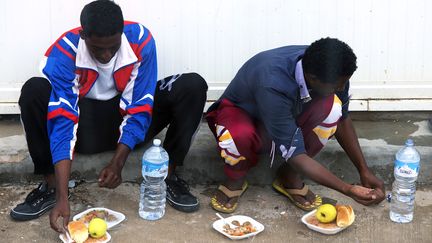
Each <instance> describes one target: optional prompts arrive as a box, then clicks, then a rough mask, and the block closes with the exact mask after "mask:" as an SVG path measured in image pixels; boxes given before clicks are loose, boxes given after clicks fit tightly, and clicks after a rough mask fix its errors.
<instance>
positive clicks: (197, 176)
mask: <svg viewBox="0 0 432 243" xmlns="http://www.w3.org/2000/svg"><path fill="white" fill-rule="evenodd" d="M354 115H355V114H354ZM375 116H378V118H376V117H375ZM354 117H356V116H354ZM425 117H432V115H431V114H426V116H425V115H424V114H423V116H421V117H419V116H416V115H414V116H411V115H407V114H405V115H403V114H402V115H401V114H398V115H395V114H378V115H376V114H375V115H374V117H372V118H370V117H369V118H367V117H366V118H365V117H364V116H357V117H356V120H355V127H356V130H357V132H358V135H359V138H360V145H361V146H362V149H363V152H364V155H365V158H366V160H367V161H368V164H369V166H370V168H371V169H372V170H373V172H374V173H376V174H377V175H378V177H380V178H381V179H383V180H384V181H385V183H386V185H387V187H386V188H387V190H389V189H390V185H391V182H392V181H393V176H392V174H393V171H392V169H393V160H394V154H395V153H396V152H397V150H398V149H400V148H401V146H402V144H403V142H404V140H405V139H406V138H407V137H412V138H414V140H415V142H416V146H417V149H418V150H419V151H420V153H421V155H422V167H421V173H420V176H419V179H418V188H417V189H418V191H417V193H416V201H415V203H416V206H415V214H414V220H413V222H412V223H409V224H396V223H393V222H391V221H390V219H389V216H388V214H389V209H388V206H389V203H388V202H382V203H381V204H380V205H377V206H373V207H364V206H362V205H359V204H357V203H355V202H353V201H352V200H351V199H349V198H347V197H345V196H343V195H341V194H339V193H337V192H335V191H333V190H330V189H327V188H324V187H322V186H318V185H315V183H313V182H312V181H307V183H308V184H311V185H312V189H313V190H314V191H315V192H317V193H319V194H321V195H322V196H326V197H331V198H334V199H337V200H338V201H339V202H340V203H345V204H351V205H353V207H354V210H355V213H356V220H355V222H354V224H353V225H352V226H351V227H349V228H348V229H346V230H344V231H342V232H340V233H339V234H336V235H332V236H327V235H322V234H320V233H317V232H314V231H311V230H309V229H308V228H307V227H306V226H304V225H303V224H302V223H301V221H300V218H301V216H302V215H303V214H304V212H303V211H301V210H299V209H297V208H295V207H294V206H293V205H292V204H291V203H290V202H288V200H287V199H286V198H284V197H282V196H280V195H279V194H277V193H275V192H274V191H273V190H272V189H271V187H270V186H269V185H270V184H271V181H272V179H273V175H274V172H275V167H277V165H278V164H280V163H282V161H281V160H280V159H278V160H276V162H275V164H274V166H273V168H269V164H268V163H269V158H268V155H263V156H262V158H261V161H260V163H259V165H258V166H257V167H256V168H254V169H253V170H252V171H251V172H250V174H249V175H248V181H249V182H250V183H251V184H252V186H251V187H250V188H249V189H248V191H246V193H245V194H244V196H243V197H242V198H241V200H240V205H239V208H238V210H237V212H236V214H242V215H247V216H250V217H253V218H254V219H255V220H257V221H259V222H261V223H262V224H263V225H264V226H265V230H264V231H263V232H262V233H261V234H259V235H257V236H255V237H254V238H251V239H246V240H243V242H341V243H345V242H362V243H363V242H371V243H381V242H404V243H405V242H417V243H419V242H432V233H431V232H432V223H431V219H432V176H431V174H432V163H431V161H432V147H431V146H432V133H431V130H429V127H428V122H427V119H425ZM160 137H161V138H163V135H161V136H160ZM144 150H145V147H144V146H143V147H140V148H137V149H136V150H135V151H134V152H133V153H132V154H131V155H130V156H129V159H128V162H127V164H126V166H125V168H124V170H123V174H122V175H123V179H124V181H125V183H123V184H122V185H121V186H120V187H118V188H117V189H115V190H108V189H101V188H98V187H97V185H96V183H95V180H96V178H97V175H98V173H99V171H100V170H101V169H102V168H103V166H105V165H106V163H107V162H108V161H109V159H110V158H111V156H112V152H106V153H101V154H95V155H80V154H77V156H76V158H75V160H74V163H73V173H72V178H74V179H75V180H77V181H78V182H81V183H79V185H78V186H77V187H76V188H74V189H71V192H72V197H71V199H70V201H71V211H72V214H76V213H79V212H81V211H83V210H85V209H86V208H88V207H93V206H103V207H107V208H111V209H113V210H116V211H120V212H122V213H124V214H125V215H126V216H127V220H126V221H125V222H123V223H122V224H121V226H120V227H118V228H116V229H113V230H112V231H111V232H110V233H111V235H112V237H113V238H112V242H228V241H230V240H229V239H227V238H225V236H223V235H221V234H219V233H218V232H216V231H215V230H213V229H212V227H211V224H212V223H213V222H214V221H215V220H217V217H216V215H215V211H213V210H212V209H211V208H210V206H209V201H210V198H209V195H210V194H211V192H212V190H213V189H214V188H215V187H216V186H217V184H218V182H219V181H220V180H221V179H222V178H223V173H222V165H223V163H222V162H221V161H220V159H219V157H218V154H217V152H216V150H215V141H214V139H213V138H212V137H211V135H210V132H209V130H208V128H207V125H206V124H204V123H202V124H201V128H200V131H199V133H198V134H197V136H196V138H195V141H194V143H193V145H192V148H191V150H190V152H189V154H188V157H187V158H186V161H185V166H183V167H181V168H179V170H178V172H179V173H180V174H181V175H182V177H183V178H185V179H186V180H187V181H188V182H189V183H190V184H191V186H192V191H193V193H194V194H195V195H198V196H199V199H200V201H201V208H200V210H199V211H198V212H196V213H192V214H184V213H181V212H178V211H176V210H174V209H172V208H171V207H170V206H167V212H166V215H165V217H164V218H163V219H161V220H159V221H156V222H149V221H145V220H142V219H140V218H139V216H138V213H137V210H138V189H139V184H138V182H139V181H140V178H141V176H140V160H141V159H140V158H141V156H142V153H143V151H144ZM317 160H318V161H320V162H322V164H323V165H325V166H326V167H327V168H329V169H330V170H331V171H332V172H333V173H335V174H336V175H337V176H339V177H340V178H341V179H343V180H345V181H347V182H349V183H355V182H358V180H359V179H358V175H357V173H356V171H355V168H354V167H353V166H352V164H351V163H350V162H349V159H348V158H347V157H346V155H345V154H344V152H343V150H342V149H341V148H340V146H339V145H338V144H337V142H335V141H330V142H329V144H328V145H327V146H326V148H325V149H324V150H323V151H322V152H321V153H320V154H319V156H318V157H317ZM32 172H33V165H32V162H31V158H29V156H28V152H27V147H26V142H25V137H24V135H23V131H22V128H21V125H20V123H19V119H18V118H17V117H15V116H12V117H11V116H3V117H2V116H0V220H1V222H2V224H1V225H0V242H60V240H59V239H58V235H57V233H55V232H54V231H52V230H51V229H50V227H49V223H48V215H44V216H42V217H41V218H39V219H37V220H34V221H29V222H14V221H12V220H11V219H10V217H9V211H10V209H11V208H13V207H14V206H15V205H16V204H17V203H19V202H21V201H22V200H23V198H24V197H25V195H26V194H27V193H28V192H29V191H30V190H32V189H33V188H34V187H35V186H36V185H37V183H38V182H39V181H40V177H37V176H34V175H33V174H32Z"/></svg>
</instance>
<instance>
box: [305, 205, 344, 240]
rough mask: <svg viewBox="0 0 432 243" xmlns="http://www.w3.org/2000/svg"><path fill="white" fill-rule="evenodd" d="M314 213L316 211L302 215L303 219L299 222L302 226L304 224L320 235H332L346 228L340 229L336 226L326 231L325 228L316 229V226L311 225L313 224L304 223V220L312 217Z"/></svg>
mask: <svg viewBox="0 0 432 243" xmlns="http://www.w3.org/2000/svg"><path fill="white" fill-rule="evenodd" d="M316 211H317V210H316V209H315V210H313V211H311V212H309V213H307V214H305V215H303V217H302V218H301V221H302V222H303V224H305V225H306V226H307V227H308V228H309V229H311V230H315V231H318V232H320V233H322V234H326V235H333V234H336V233H339V232H340V231H342V230H344V229H346V228H347V227H345V228H341V227H338V226H336V228H331V229H326V228H322V227H318V226H316V225H313V224H310V223H308V222H306V218H308V217H309V216H310V215H314V214H315V213H316Z"/></svg>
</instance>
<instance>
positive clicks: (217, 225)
mask: <svg viewBox="0 0 432 243" xmlns="http://www.w3.org/2000/svg"><path fill="white" fill-rule="evenodd" d="M225 220H226V221H227V222H230V223H231V222H232V221H233V220H237V221H239V223H240V224H243V223H244V222H245V221H249V222H250V223H251V224H252V225H253V226H254V227H255V229H256V231H255V232H253V233H249V234H246V235H242V236H233V235H230V234H228V233H226V232H224V230H223V226H224V224H225V223H224V222H223V220H222V219H219V220H216V221H215V222H214V223H213V229H215V230H216V231H218V232H219V233H221V234H223V235H225V236H226V237H228V238H230V239H231V240H241V239H244V238H249V237H252V236H254V235H257V234H259V233H261V232H262V231H263V230H264V225H262V224H261V223H260V222H258V221H256V220H254V219H253V218H251V217H248V216H244V215H234V216H231V217H228V218H225Z"/></svg>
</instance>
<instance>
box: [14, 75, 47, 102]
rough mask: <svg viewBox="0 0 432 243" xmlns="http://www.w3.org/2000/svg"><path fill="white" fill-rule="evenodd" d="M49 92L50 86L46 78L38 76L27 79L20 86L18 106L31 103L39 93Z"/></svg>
mask: <svg viewBox="0 0 432 243" xmlns="http://www.w3.org/2000/svg"><path fill="white" fill-rule="evenodd" d="M50 93H51V86H50V84H49V82H48V80H46V79H44V78H40V77H33V78H31V79H29V80H28V81H27V82H25V83H24V85H23V86H22V88H21V94H20V97H19V100H18V104H19V105H20V107H24V106H26V105H32V104H33V102H34V101H35V100H36V99H37V98H38V97H40V96H41V95H44V94H46V95H48V96H49V94H50Z"/></svg>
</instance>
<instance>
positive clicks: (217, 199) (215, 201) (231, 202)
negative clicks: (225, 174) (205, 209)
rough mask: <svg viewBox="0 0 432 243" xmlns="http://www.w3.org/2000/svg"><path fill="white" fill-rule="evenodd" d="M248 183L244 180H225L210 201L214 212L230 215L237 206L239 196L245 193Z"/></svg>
mask: <svg viewBox="0 0 432 243" xmlns="http://www.w3.org/2000/svg"><path fill="white" fill-rule="evenodd" d="M247 187H248V183H247V181H246V180H245V179H240V180H235V181H234V180H227V181H226V182H224V183H223V184H221V185H220V186H219V187H218V188H217V190H215V192H214V195H213V197H212V199H211V202H210V204H211V206H212V208H213V209H214V210H216V211H219V212H222V213H232V212H234V211H235V210H236V208H237V206H238V200H239V198H240V196H241V195H242V194H243V193H244V192H245V191H246V189H247Z"/></svg>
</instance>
